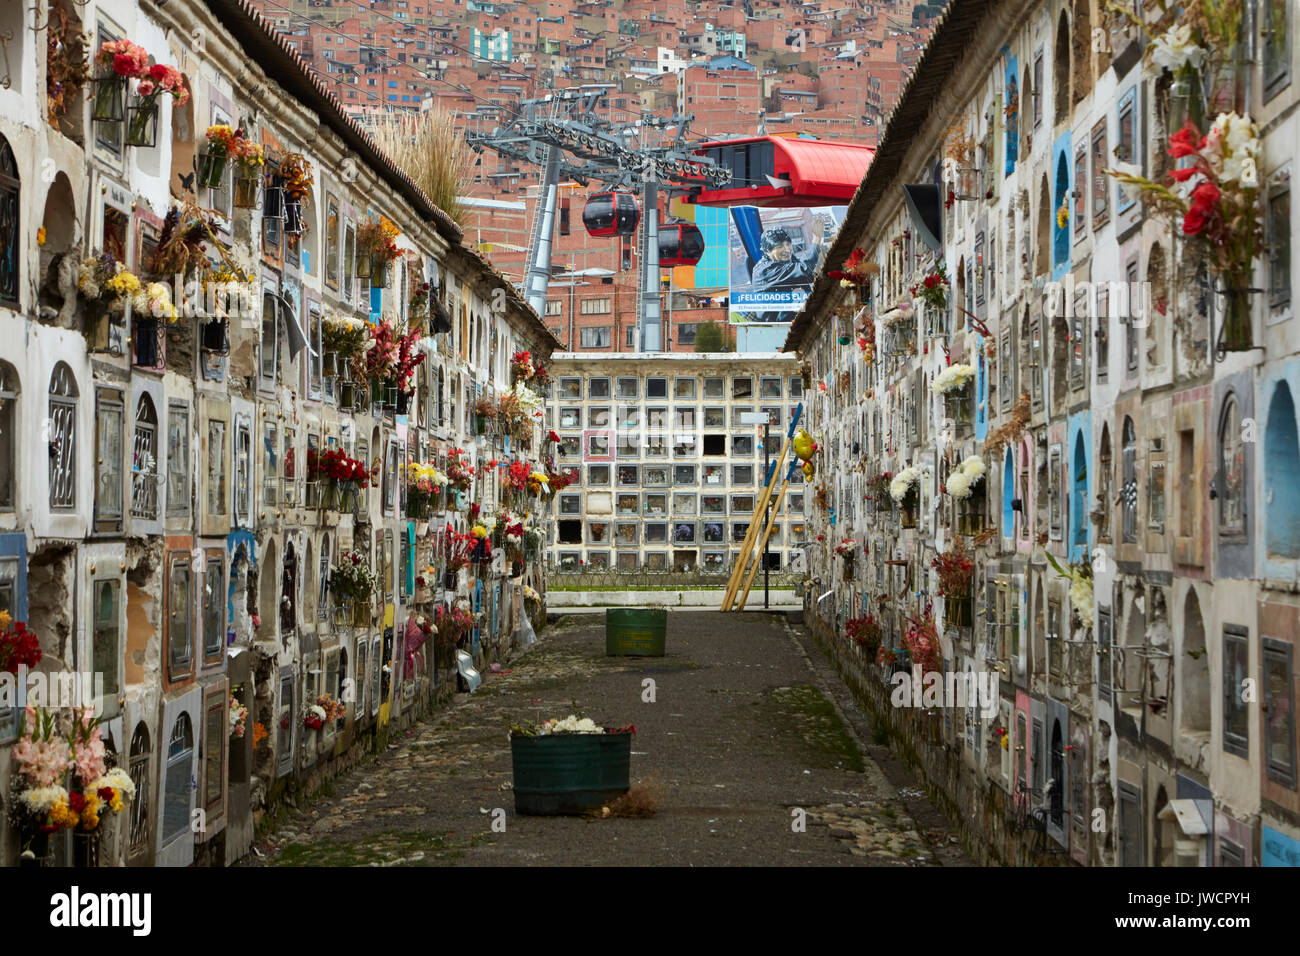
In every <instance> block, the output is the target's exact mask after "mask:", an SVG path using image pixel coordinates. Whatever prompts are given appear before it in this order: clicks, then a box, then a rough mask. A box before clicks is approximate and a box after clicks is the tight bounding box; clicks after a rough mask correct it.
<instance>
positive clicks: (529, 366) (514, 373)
mask: <svg viewBox="0 0 1300 956" xmlns="http://www.w3.org/2000/svg"><path fill="white" fill-rule="evenodd" d="M536 374H537V369H535V368H534V367H533V353H532V352H530V351H528V350H526V349H525V350H523V351H520V352H516V353H515V354H514V355H512V356H510V384H511V385H513V384H514V383H515V382H529V381H532V378H533V376H534V375H536Z"/></svg>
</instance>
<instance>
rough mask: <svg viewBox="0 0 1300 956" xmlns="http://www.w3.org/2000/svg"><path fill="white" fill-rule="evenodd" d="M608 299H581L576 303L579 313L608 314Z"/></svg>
mask: <svg viewBox="0 0 1300 956" xmlns="http://www.w3.org/2000/svg"><path fill="white" fill-rule="evenodd" d="M609 305H610V300H609V299H583V300H582V301H581V302H580V303H578V314H579V315H608V314H609V312H610V307H609Z"/></svg>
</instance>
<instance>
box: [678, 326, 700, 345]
mask: <svg viewBox="0 0 1300 956" xmlns="http://www.w3.org/2000/svg"><path fill="white" fill-rule="evenodd" d="M698 329H699V323H698V322H678V323H677V344H678V345H694V344H695V333H696V331H697V330H698Z"/></svg>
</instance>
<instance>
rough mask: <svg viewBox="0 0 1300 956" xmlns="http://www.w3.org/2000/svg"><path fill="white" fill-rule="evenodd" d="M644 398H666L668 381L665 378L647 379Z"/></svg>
mask: <svg viewBox="0 0 1300 956" xmlns="http://www.w3.org/2000/svg"><path fill="white" fill-rule="evenodd" d="M645 397H646V398H667V397H668V379H666V378H648V379H646V380H645Z"/></svg>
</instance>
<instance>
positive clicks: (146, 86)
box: [135, 80, 154, 96]
mask: <svg viewBox="0 0 1300 956" xmlns="http://www.w3.org/2000/svg"><path fill="white" fill-rule="evenodd" d="M135 91H136V92H137V93H139V94H140V95H141V96H153V94H154V85H153V81H152V80H141V81H140V83H139V85H138V86H137V87H136V88H135Z"/></svg>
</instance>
